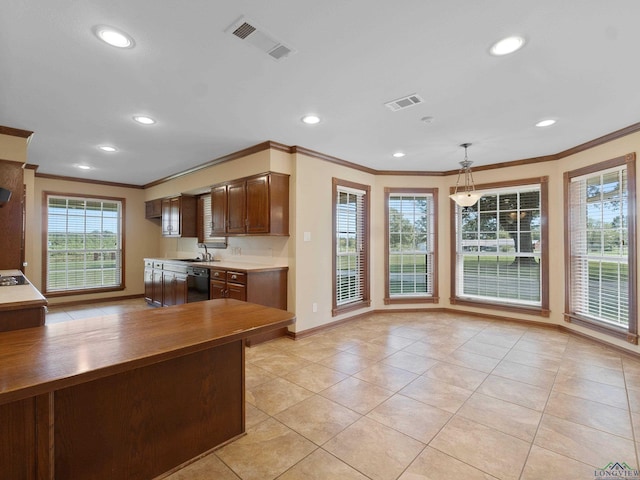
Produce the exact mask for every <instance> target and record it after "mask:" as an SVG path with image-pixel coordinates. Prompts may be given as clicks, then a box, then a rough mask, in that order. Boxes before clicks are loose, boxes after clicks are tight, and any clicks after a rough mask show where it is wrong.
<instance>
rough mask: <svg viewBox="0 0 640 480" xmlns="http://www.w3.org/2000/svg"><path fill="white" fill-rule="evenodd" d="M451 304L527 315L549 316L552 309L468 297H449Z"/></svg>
mask: <svg viewBox="0 0 640 480" xmlns="http://www.w3.org/2000/svg"><path fill="white" fill-rule="evenodd" d="M449 301H450V302H451V305H463V306H466V307H478V308H490V309H492V310H499V311H502V312H513V313H524V314H527V315H537V316H540V317H545V318H548V317H549V315H550V313H551V312H550V310H549V309H547V308H543V307H530V306H527V305H513V304H507V303H495V302H482V301H479V300H470V299H468V298H460V297H452V298H450V299H449Z"/></svg>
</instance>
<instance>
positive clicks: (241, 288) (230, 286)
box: [227, 283, 247, 302]
mask: <svg viewBox="0 0 640 480" xmlns="http://www.w3.org/2000/svg"><path fill="white" fill-rule="evenodd" d="M227 298H233V299H234V300H242V301H243V302H246V301H247V287H246V286H245V285H242V284H240V283H227Z"/></svg>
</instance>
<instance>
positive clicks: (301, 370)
mask: <svg viewBox="0 0 640 480" xmlns="http://www.w3.org/2000/svg"><path fill="white" fill-rule="evenodd" d="M138 308H146V307H145V306H144V304H143V303H142V302H141V301H140V300H132V301H127V302H121V303H119V304H117V305H116V304H107V303H105V304H100V305H92V306H91V307H81V308H70V307H67V308H60V307H57V308H55V307H54V308H51V309H50V310H51V313H50V315H49V317H48V321H49V322H57V321H67V320H72V319H74V318H86V317H89V316H100V315H106V314H109V313H114V312H116V311H126V310H128V309H138ZM246 362H247V363H246V399H247V404H246V416H247V419H246V423H247V435H246V436H244V437H242V438H240V439H238V440H236V441H235V442H233V443H231V444H229V445H227V446H224V447H222V448H220V449H218V450H216V451H215V452H213V453H211V454H209V455H207V456H206V457H204V458H202V459H200V460H198V461H197V462H195V463H193V464H191V465H189V466H187V467H185V468H183V469H182V470H179V471H177V472H175V473H174V474H172V475H170V476H169V477H167V478H168V479H169V480H183V479H184V480H187V479H189V480H191V479H195V480H198V479H221V480H226V479H235V480H237V479H245V480H251V479H256V480H270V479H275V478H277V479H280V480H296V479H311V480H315V479H365V480H366V479H373V480H391V479H401V480H420V479H422V480H426V479H429V480H444V479H447V480H448V479H472V480H473V479H496V478H497V479H505V480H510V479H521V480H534V479H535V480H538V479H547V478H549V479H551V478H554V479H568V480H574V479H575V480H580V479H584V480H592V479H594V478H596V477H595V470H596V469H598V468H603V467H605V466H606V465H607V464H608V463H609V462H621V463H622V462H626V463H627V464H628V465H630V466H632V467H634V468H635V467H637V466H638V456H637V455H638V450H639V448H638V447H639V444H638V443H636V440H638V441H640V361H639V360H637V359H634V358H630V357H628V356H626V355H624V354H621V353H619V352H618V351H616V350H614V349H611V348H607V347H604V346H602V345H599V344H597V343H594V342H590V341H588V340H585V339H582V338H579V337H575V336H571V335H567V334H565V333H561V332H557V331H555V330H551V329H545V328H540V327H535V326H527V325H523V324H518V323H509V322H500V321H488V320H483V319H477V318H473V317H471V316H467V315H454V314H442V313H435V314H428V313H423V314H420V313H404V314H397V313H393V314H375V315H372V316H370V317H368V318H363V319H359V320H356V321H353V322H351V323H348V324H346V325H343V326H341V327H338V328H335V329H332V330H328V331H325V332H323V333H319V334H317V335H314V336H312V337H308V338H305V339H302V340H298V341H292V340H289V339H278V340H275V341H272V342H269V343H265V344H262V345H258V346H255V347H252V348H249V349H247V351H246Z"/></svg>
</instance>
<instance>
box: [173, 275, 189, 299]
mask: <svg viewBox="0 0 640 480" xmlns="http://www.w3.org/2000/svg"><path fill="white" fill-rule="evenodd" d="M173 289H174V296H173V304H174V305H183V304H185V303H187V290H188V285H187V276H186V275H182V274H175V275H174V279H173Z"/></svg>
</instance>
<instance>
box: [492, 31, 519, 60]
mask: <svg viewBox="0 0 640 480" xmlns="http://www.w3.org/2000/svg"><path fill="white" fill-rule="evenodd" d="M523 46H524V38H522V37H518V36H513V37H507V38H503V39H502V40H499V41H498V42H496V43H494V44H493V46H492V47H491V48H490V49H489V52H490V53H491V55H495V56H497V57H499V56H502V55H509V54H510V53H513V52H515V51H516V50H520V49H521V48H522V47H523Z"/></svg>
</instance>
